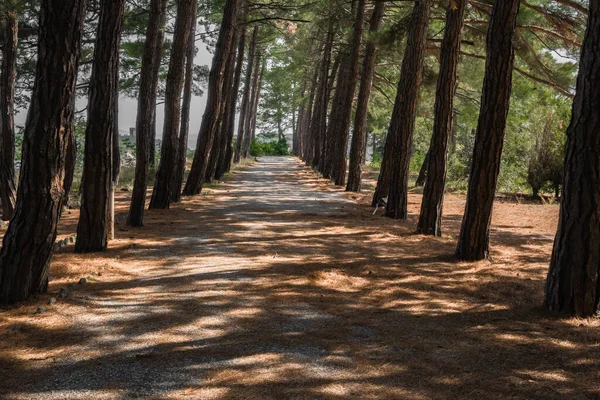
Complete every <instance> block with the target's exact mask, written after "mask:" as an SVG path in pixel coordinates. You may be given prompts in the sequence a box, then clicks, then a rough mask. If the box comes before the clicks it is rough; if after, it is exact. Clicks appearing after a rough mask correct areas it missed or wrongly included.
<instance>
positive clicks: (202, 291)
mask: <svg viewBox="0 0 600 400" xmlns="http://www.w3.org/2000/svg"><path fill="white" fill-rule="evenodd" d="M128 196H129V193H125V192H120V193H119V196H118V199H117V200H118V201H117V206H118V211H119V212H118V214H119V215H120V218H119V219H118V220H119V223H118V228H117V236H118V239H117V240H115V241H112V242H111V243H110V246H109V247H110V248H109V250H108V251H107V252H106V253H102V254H92V255H75V254H72V250H73V245H70V246H68V247H66V248H64V249H62V250H60V251H58V252H57V253H56V254H55V255H54V258H53V261H52V265H51V282H50V288H49V293H48V294H47V295H43V296H40V297H39V298H38V299H34V300H31V301H29V302H26V303H24V304H21V305H19V306H17V307H11V308H5V309H2V310H1V312H0V376H1V378H0V398H2V399H7V400H9V399H11V400H12V399H44V400H53V399H129V398H147V399H179V398H189V399H347V398H357V399H451V398H452V399H454V398H465V399H472V398H482V399H507V398H511V399H517V398H519V399H520V398H523V399H525V398H529V399H538V398H543V399H586V398H588V399H598V398H600V368H599V365H600V329H599V328H600V322H599V321H598V320H594V319H592V320H579V319H573V318H569V319H565V318H561V317H558V316H553V315H548V314H547V313H546V312H545V311H544V310H543V309H542V307H541V302H542V298H543V288H544V280H545V274H546V270H547V264H548V261H549V256H550V252H551V249H552V240H553V235H554V231H555V229H556V223H557V214H558V207H557V206H555V205H533V204H519V203H518V202H504V203H503V202H497V204H496V205H495V210H494V220H493V229H492V232H491V246H492V256H493V258H494V261H493V262H487V261H484V262H478V263H462V262H457V261H456V260H455V259H454V257H453V253H454V248H455V242H456V239H455V238H456V236H457V234H458V230H459V224H460V219H461V213H462V210H463V208H464V197H460V196H453V195H449V196H447V200H446V204H445V210H444V211H445V221H444V232H445V236H444V237H443V238H431V237H425V236H420V235H415V234H414V231H415V227H416V218H417V211H418V207H419V205H420V195H418V194H411V196H410V219H409V220H408V221H403V222H398V221H392V220H389V219H386V218H384V217H382V216H381V215H375V216H373V210H372V209H371V208H370V207H369V200H370V197H369V195H368V193H366V194H363V195H356V194H348V193H344V192H343V190H342V189H340V188H335V187H334V186H332V185H331V184H330V183H329V182H328V181H327V180H324V179H321V178H319V177H317V176H316V175H315V174H314V173H313V172H312V171H310V170H309V169H307V168H306V167H304V166H303V165H302V164H301V163H299V162H298V161H297V160H295V159H293V158H262V159H260V160H259V162H258V163H255V164H253V165H251V166H248V167H247V168H243V169H241V170H239V171H238V172H237V173H235V174H234V176H233V177H232V178H231V179H229V180H227V181H226V182H224V183H223V184H221V185H218V186H216V187H209V188H205V189H204V190H203V194H202V195H200V196H196V197H193V198H185V199H184V201H183V202H182V203H180V204H176V205H175V206H174V207H172V209H171V210H166V211H147V212H146V217H145V221H146V226H145V227H144V228H141V229H131V228H128V227H126V226H125V222H124V217H123V216H124V214H125V213H126V211H127V202H128ZM76 222H77V212H76V211H71V213H70V214H65V216H64V218H63V220H62V222H61V227H60V238H64V237H67V236H69V235H73V234H74V232H75V227H76ZM0 235H1V232H0ZM82 277H84V278H86V279H87V282H86V283H83V284H78V281H79V280H80V278H82ZM70 284H71V285H72V288H69V285H70ZM61 288H66V289H67V290H69V292H70V295H69V296H68V297H67V298H66V299H62V298H59V296H58V293H59V291H60V289H61ZM51 297H52V298H56V299H57V301H56V303H55V304H51V305H50V304H48V303H49V301H50V298H51Z"/></svg>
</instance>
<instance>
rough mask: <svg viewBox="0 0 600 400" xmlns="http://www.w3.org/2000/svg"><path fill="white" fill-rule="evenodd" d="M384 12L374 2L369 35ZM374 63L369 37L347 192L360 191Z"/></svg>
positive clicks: (381, 5)
mask: <svg viewBox="0 0 600 400" xmlns="http://www.w3.org/2000/svg"><path fill="white" fill-rule="evenodd" d="M384 11H385V2H383V1H376V2H375V9H374V10H373V15H372V16H371V20H370V22H369V25H370V28H369V31H370V33H371V34H374V33H375V32H377V31H379V28H380V27H381V21H382V20H383V14H384ZM376 61H377V44H376V43H375V39H374V38H373V37H370V38H369V40H368V42H367V48H366V50H365V58H364V60H363V67H362V78H361V81H360V89H359V93H358V103H357V106H356V116H355V118H354V132H353V134H352V144H351V146H350V167H349V172H348V184H347V185H346V190H347V191H349V192H359V191H360V184H361V175H362V166H363V163H364V160H365V153H366V149H367V116H368V113H369V100H370V99H371V88H372V86H373V74H374V73H375V63H376ZM344 168H345V166H344Z"/></svg>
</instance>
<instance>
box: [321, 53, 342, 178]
mask: <svg viewBox="0 0 600 400" xmlns="http://www.w3.org/2000/svg"><path fill="white" fill-rule="evenodd" d="M347 63H348V59H347V54H344V53H342V52H341V51H340V52H339V53H338V54H337V55H336V57H335V60H334V62H333V67H332V68H331V74H330V76H329V78H328V80H327V91H326V92H325V100H324V104H325V109H324V110H323V114H322V121H321V132H322V133H321V146H320V149H321V154H320V156H319V165H318V166H317V169H318V170H319V171H320V172H321V173H322V174H323V176H324V177H326V178H329V177H330V176H331V166H332V161H333V160H332V158H331V157H332V154H333V153H334V152H335V149H333V143H334V142H333V138H332V137H330V136H329V135H328V134H327V129H328V127H329V125H330V124H328V122H329V121H328V120H327V115H328V113H331V112H332V110H333V105H334V104H335V103H336V99H335V93H334V91H333V90H334V89H335V85H337V84H338V82H340V80H342V79H341V78H340V76H339V75H338V74H341V73H342V72H343V69H344V65H346V64H347ZM340 65H342V68H340ZM332 93H334V98H333V99H331V94H332ZM340 94H341V93H340ZM330 100H331V103H332V104H331V107H330V106H329V102H330ZM330 146H331V147H330Z"/></svg>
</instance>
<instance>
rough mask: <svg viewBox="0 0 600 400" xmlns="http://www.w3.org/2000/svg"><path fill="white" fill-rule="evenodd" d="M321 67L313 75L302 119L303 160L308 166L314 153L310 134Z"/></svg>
mask: <svg viewBox="0 0 600 400" xmlns="http://www.w3.org/2000/svg"><path fill="white" fill-rule="evenodd" d="M318 80H319V67H318V66H317V67H315V71H314V73H313V78H312V81H311V82H310V94H309V95H308V108H307V110H306V112H305V115H304V118H303V119H302V134H303V135H304V138H303V139H302V140H303V145H304V148H303V150H302V160H304V161H305V162H306V163H307V164H309V163H310V159H311V157H312V153H313V147H312V143H313V140H312V136H311V134H310V123H311V120H312V118H313V109H314V105H315V96H316V92H317V87H318V86H319V82H318Z"/></svg>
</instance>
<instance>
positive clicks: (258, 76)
mask: <svg viewBox="0 0 600 400" xmlns="http://www.w3.org/2000/svg"><path fill="white" fill-rule="evenodd" d="M261 59H262V57H261V55H260V54H257V57H256V66H255V70H254V78H253V79H252V98H251V100H250V113H249V114H248V116H247V119H246V128H245V129H244V130H245V131H246V135H245V136H244V152H243V157H244V158H248V155H249V153H250V141H251V140H252V139H254V138H253V134H254V128H255V127H256V113H257V112H258V100H259V98H260V85H261V83H262V79H263V76H264V74H265V68H266V65H267V60H266V59H264V60H263V61H262V67H261V68H260V72H259V66H260V64H261Z"/></svg>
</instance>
